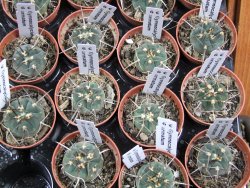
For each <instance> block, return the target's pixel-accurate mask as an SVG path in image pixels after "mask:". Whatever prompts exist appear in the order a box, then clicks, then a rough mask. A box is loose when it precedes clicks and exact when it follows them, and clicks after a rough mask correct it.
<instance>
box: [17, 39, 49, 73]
mask: <svg viewBox="0 0 250 188" xmlns="http://www.w3.org/2000/svg"><path fill="white" fill-rule="evenodd" d="M13 60H14V61H13V64H12V67H13V69H14V70H15V71H16V72H17V73H19V74H20V75H24V76H27V77H29V78H32V77H37V76H39V75H40V73H41V72H42V71H44V69H45V68H46V65H47V60H46V52H44V51H43V50H42V49H41V48H39V47H36V46H33V45H30V44H24V45H22V46H20V47H18V48H16V49H15V52H14V54H13Z"/></svg>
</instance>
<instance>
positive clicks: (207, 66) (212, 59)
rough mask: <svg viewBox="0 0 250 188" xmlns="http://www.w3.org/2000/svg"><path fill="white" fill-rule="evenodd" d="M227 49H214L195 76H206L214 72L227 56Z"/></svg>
mask: <svg viewBox="0 0 250 188" xmlns="http://www.w3.org/2000/svg"><path fill="white" fill-rule="evenodd" d="M228 53H229V51H228V50H214V51H213V52H212V53H211V55H210V56H209V57H208V58H207V59H206V60H205V62H204V63H203V65H202V67H201V69H200V71H199V73H198V74H197V77H207V76H209V75H214V74H216V73H217V72H218V71H219V70H220V68H221V66H222V65H223V63H224V61H225V60H226V58H227V55H228Z"/></svg>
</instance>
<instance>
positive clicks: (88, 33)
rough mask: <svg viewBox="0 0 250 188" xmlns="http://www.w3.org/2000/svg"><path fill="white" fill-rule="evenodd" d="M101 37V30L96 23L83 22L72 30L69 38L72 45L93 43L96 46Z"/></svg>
mask: <svg viewBox="0 0 250 188" xmlns="http://www.w3.org/2000/svg"><path fill="white" fill-rule="evenodd" d="M101 39H102V31H101V29H100V28H99V27H97V26H96V25H89V24H85V25H84V26H81V27H77V28H75V29H74V30H73V31H72V35H71V40H72V42H73V44H74V45H76V46H77V44H94V45H96V47H97V48H98V47H99V45H100V41H101Z"/></svg>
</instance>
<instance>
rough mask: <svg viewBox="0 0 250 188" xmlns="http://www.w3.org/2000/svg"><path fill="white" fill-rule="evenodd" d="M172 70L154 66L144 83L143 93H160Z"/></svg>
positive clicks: (166, 83) (164, 87)
mask: <svg viewBox="0 0 250 188" xmlns="http://www.w3.org/2000/svg"><path fill="white" fill-rule="evenodd" d="M172 72H173V71H172V70H170V69H164V68H159V67H155V68H154V70H153V71H152V73H151V74H150V75H149V76H148V79H147V81H146V84H145V86H144V88H143V92H144V93H148V94H156V95H161V94H162V93H163V92H164V90H165V89H166V86H167V85H168V83H169V81H170V79H171V77H170V75H171V74H172Z"/></svg>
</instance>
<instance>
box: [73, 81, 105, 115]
mask: <svg viewBox="0 0 250 188" xmlns="http://www.w3.org/2000/svg"><path fill="white" fill-rule="evenodd" d="M104 105H105V92H104V90H103V89H102V88H101V87H100V86H99V85H98V84H97V83H95V82H84V83H82V84H81V85H79V86H78V87H76V88H74V90H73V92H72V106H73V109H74V110H78V111H79V112H80V113H83V114H93V113H94V112H99V111H101V110H102V109H103V108H104Z"/></svg>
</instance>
